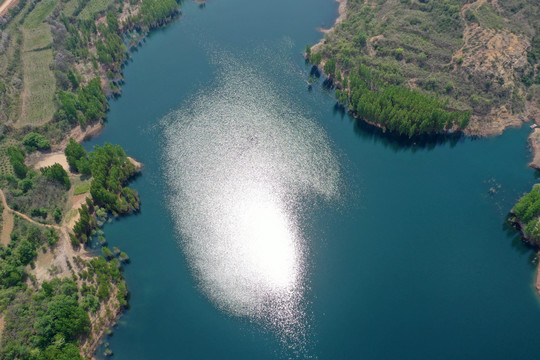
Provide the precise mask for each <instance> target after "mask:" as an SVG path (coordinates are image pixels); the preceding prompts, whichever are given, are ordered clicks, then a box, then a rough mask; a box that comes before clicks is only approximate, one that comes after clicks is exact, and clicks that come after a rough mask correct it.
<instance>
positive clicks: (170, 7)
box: [141, 0, 178, 29]
mask: <svg viewBox="0 0 540 360" xmlns="http://www.w3.org/2000/svg"><path fill="white" fill-rule="evenodd" d="M177 13H178V4H177V2H176V1H175V0H142V5H141V15H142V23H143V25H145V26H146V27H148V28H150V29H152V28H155V27H158V26H161V25H163V24H164V23H166V22H168V21H169V20H170V18H172V17H173V16H175V15H176V14H177Z"/></svg>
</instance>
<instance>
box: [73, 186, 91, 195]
mask: <svg viewBox="0 0 540 360" xmlns="http://www.w3.org/2000/svg"><path fill="white" fill-rule="evenodd" d="M88 191H90V184H89V183H85V184H81V185H79V186H76V187H75V190H74V194H75V195H82V194H86V193H87V192H88Z"/></svg>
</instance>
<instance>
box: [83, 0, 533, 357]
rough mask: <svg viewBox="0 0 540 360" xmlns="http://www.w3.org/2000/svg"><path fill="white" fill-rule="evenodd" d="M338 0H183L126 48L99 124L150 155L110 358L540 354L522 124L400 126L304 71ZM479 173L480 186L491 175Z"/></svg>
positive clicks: (129, 227)
mask: <svg viewBox="0 0 540 360" xmlns="http://www.w3.org/2000/svg"><path fill="white" fill-rule="evenodd" d="M336 16H337V3H335V2H333V1H331V0H295V1H284V0H276V1H272V2H254V1H247V0H229V1H215V0H211V1H208V2H207V3H206V5H204V6H199V5H198V4H196V3H193V2H184V3H183V14H182V16H181V17H180V19H179V20H178V21H176V22H175V23H173V24H171V25H170V26H168V27H166V28H165V29H162V30H158V31H155V32H153V33H152V34H151V35H150V36H149V37H148V38H147V40H146V42H145V43H144V45H143V46H142V47H141V48H140V49H139V50H137V51H135V52H134V53H133V54H132V55H133V56H132V60H133V61H132V62H131V61H130V63H129V64H128V65H127V66H126V68H125V72H124V74H125V81H126V82H125V85H124V86H123V88H122V90H123V94H122V96H121V97H120V98H119V99H117V100H114V101H112V102H111V109H110V112H109V115H108V122H107V125H106V128H105V130H104V131H103V133H102V134H101V135H100V136H99V137H97V138H95V139H93V140H91V141H88V142H87V143H85V146H86V147H87V148H88V149H90V148H91V147H93V146H94V145H101V144H103V143H105V142H111V143H115V144H120V145H121V146H122V147H124V149H125V150H126V152H127V154H128V155H129V156H133V157H134V158H136V159H137V160H138V161H140V162H142V163H144V169H143V172H142V176H140V177H138V178H137V179H136V180H135V181H133V182H132V184H131V185H130V186H131V187H132V188H134V189H137V190H138V191H139V194H140V196H141V199H142V211H141V213H140V214H138V215H135V216H130V217H126V218H122V219H121V220H119V221H115V222H113V223H112V224H108V225H106V226H105V234H106V237H107V240H108V242H109V244H110V246H117V247H119V248H120V249H122V250H123V251H125V252H127V254H128V255H129V256H130V258H131V260H132V263H131V264H130V265H128V266H126V268H125V277H126V281H127V284H128V287H129V290H130V292H131V299H130V309H129V310H128V311H126V312H125V314H124V315H123V316H122V317H121V318H120V320H119V323H118V326H117V327H116V328H115V329H113V330H114V335H113V336H111V337H108V338H106V339H104V342H105V343H106V344H104V346H102V347H101V348H100V349H99V350H98V354H97V355H98V357H99V358H104V357H102V355H101V354H102V353H103V351H104V349H105V348H106V346H108V347H109V348H110V349H111V350H112V351H113V352H114V359H130V360H135V359H205V360H207V359H208V360H210V359H237V360H241V359H289V358H302V359H303V358H311V359H332V360H333V359H456V358H474V359H478V358H486V359H487V358H489V359H508V358H515V359H536V358H538V355H537V354H538V353H539V351H540V341H539V340H538V339H540V307H539V302H538V299H537V295H536V294H535V291H534V288H533V280H534V276H535V268H534V266H533V265H532V264H531V261H532V255H533V254H532V252H531V251H530V250H528V249H526V248H525V247H524V246H523V245H522V244H521V242H520V240H519V236H518V235H517V234H516V233H515V232H514V231H511V230H509V229H508V228H507V227H506V226H505V218H506V215H507V213H508V211H509V210H510V209H511V208H512V206H513V204H514V203H515V201H516V200H517V199H518V198H519V197H520V196H521V195H522V194H523V193H524V192H525V191H528V190H530V188H531V186H532V185H533V184H534V183H535V181H536V175H535V172H534V171H533V170H532V169H530V168H528V167H527V163H528V162H529V161H530V158H531V154H530V152H529V150H528V146H527V136H528V135H529V133H530V129H529V128H528V126H524V127H522V128H520V129H510V130H507V131H506V132H505V133H504V134H503V135H501V136H498V137H490V138H484V139H472V138H467V137H457V138H456V137H453V138H436V139H421V140H417V141H416V142H410V141H403V140H400V139H395V138H393V137H391V136H388V135H387V134H383V133H381V132H380V131H377V130H374V129H372V128H370V127H368V126H363V125H362V124H358V123H357V122H356V121H354V120H353V119H352V118H350V117H349V116H348V115H346V114H345V113H344V112H343V110H342V109H340V108H339V107H337V106H336V102H335V99H334V98H333V94H332V90H328V89H325V88H324V87H323V86H322V82H323V79H322V78H318V79H316V80H315V83H314V84H313V86H312V88H309V87H308V83H307V79H308V78H309V76H310V71H311V67H310V66H309V65H307V64H306V63H305V61H304V59H303V57H302V52H303V51H304V48H305V45H306V44H314V43H316V42H317V41H318V40H319V39H320V38H321V36H322V35H321V33H320V32H318V31H317V28H320V27H329V26H331V24H332V23H333V21H334V19H335V18H336ZM490 190H491V191H490Z"/></svg>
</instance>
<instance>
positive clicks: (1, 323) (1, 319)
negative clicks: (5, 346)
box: [0, 314, 4, 340]
mask: <svg viewBox="0 0 540 360" xmlns="http://www.w3.org/2000/svg"><path fill="white" fill-rule="evenodd" d="M3 331H4V314H2V315H0V340H1V339H2V332H3Z"/></svg>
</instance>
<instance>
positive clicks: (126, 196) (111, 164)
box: [90, 144, 139, 213]
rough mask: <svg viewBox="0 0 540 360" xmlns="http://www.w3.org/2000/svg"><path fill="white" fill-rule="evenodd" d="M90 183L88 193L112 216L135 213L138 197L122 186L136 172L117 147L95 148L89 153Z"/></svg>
mask: <svg viewBox="0 0 540 360" xmlns="http://www.w3.org/2000/svg"><path fill="white" fill-rule="evenodd" d="M90 161H91V164H92V177H93V179H92V182H91V184H90V194H92V198H93V199H94V202H95V203H96V204H97V205H99V206H102V207H104V208H105V209H107V210H109V211H112V212H116V213H129V212H131V211H134V210H138V202H139V201H138V195H137V193H136V192H135V191H133V190H130V189H128V190H125V189H127V188H123V185H124V184H125V183H126V182H127V180H128V179H129V178H130V177H132V176H133V175H134V174H135V172H136V171H137V170H136V168H135V166H134V165H133V164H132V163H131V161H129V159H128V158H127V156H126V154H125V152H124V150H123V149H122V148H121V147H120V146H118V145H117V146H114V145H111V144H105V145H104V146H103V147H100V146H96V147H95V148H94V151H92V152H91V153H90Z"/></svg>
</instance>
